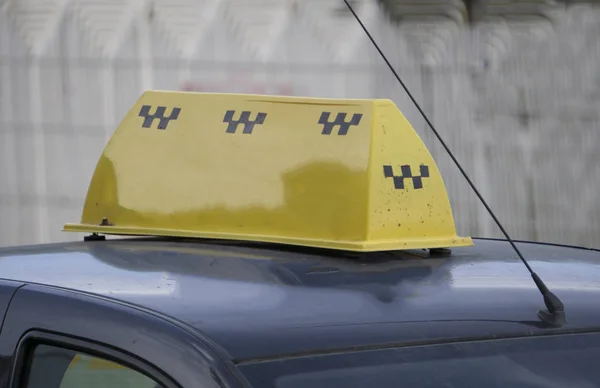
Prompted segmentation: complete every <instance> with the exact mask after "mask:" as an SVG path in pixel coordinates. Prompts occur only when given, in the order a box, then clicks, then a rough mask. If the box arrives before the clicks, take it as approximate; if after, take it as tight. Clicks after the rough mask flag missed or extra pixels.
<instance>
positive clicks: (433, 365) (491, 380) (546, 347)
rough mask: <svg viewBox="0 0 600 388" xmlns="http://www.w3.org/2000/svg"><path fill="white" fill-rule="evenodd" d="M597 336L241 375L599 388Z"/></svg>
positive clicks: (267, 387)
mask: <svg viewBox="0 0 600 388" xmlns="http://www.w3.org/2000/svg"><path fill="white" fill-rule="evenodd" d="M598 354H600V334H597V333H594V334H568V335H567V334H565V335H556V336H539V337H528V338H515V339H495V340H487V341H472V342H457V343H447V344H434V345H422V346H414V347H406V348H396V349H385V350H368V351H366V350H365V351H361V352H348V353H339V354H334V355H323V356H313V357H306V356H305V357H299V358H292V359H287V360H285V361H284V360H278V361H272V362H268V363H264V362H263V363H257V364H247V365H245V366H241V370H242V372H243V373H244V374H246V376H247V377H248V379H249V380H250V382H251V383H252V384H253V385H254V386H260V387H264V388H328V387H344V388H359V387H361V388H362V387H365V388H372V387H377V388H403V387H407V388H434V387H452V388H481V387H486V388H500V387H502V388H504V387H510V388H559V387H569V388H591V387H600V369H599V368H598V367H597V366H596V364H595V363H594V361H593V360H595V359H597V358H598Z"/></svg>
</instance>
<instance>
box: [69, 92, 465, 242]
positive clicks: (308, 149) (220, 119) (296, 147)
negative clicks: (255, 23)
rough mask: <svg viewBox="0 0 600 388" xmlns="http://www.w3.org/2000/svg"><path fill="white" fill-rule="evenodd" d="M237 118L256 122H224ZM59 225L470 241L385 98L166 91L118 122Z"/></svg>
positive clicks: (265, 236) (302, 238)
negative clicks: (81, 196)
mask: <svg viewBox="0 0 600 388" xmlns="http://www.w3.org/2000/svg"><path fill="white" fill-rule="evenodd" d="M159 106H160V107H163V108H162V109H159V110H158V111H157V107H159ZM228 111H229V112H228ZM231 111H233V112H231ZM242 111H246V112H247V113H244V114H242ZM327 112H329V113H330V115H329V117H327ZM338 114H340V116H338ZM344 115H345V117H344ZM361 115H362V116H361ZM153 117H154V118H155V119H154V120H153V121H152V118H153ZM161 117H164V118H171V120H170V121H169V120H159V119H160V118H161ZM241 118H245V119H246V120H245V122H246V123H249V122H251V121H254V122H255V124H254V125H250V124H248V125H244V123H243V122H244V120H242V123H240V124H239V125H238V126H237V128H234V127H235V125H233V124H231V125H230V123H231V122H233V121H236V120H238V121H239V120H240V119H241ZM342 119H344V120H343V121H344V122H346V123H350V124H349V125H327V124H324V123H325V122H329V123H335V122H337V123H338V124H339V123H341V122H342ZM353 120H354V121H353ZM251 127H252V128H251ZM344 127H346V128H344ZM234 130H235V131H234ZM384 166H388V167H384ZM401 166H405V167H404V172H405V173H408V172H409V171H408V170H409V169H410V173H411V174H412V175H414V176H418V175H420V174H421V173H424V174H425V175H428V177H427V176H425V177H422V178H421V179H420V181H421V184H422V187H419V186H418V182H417V186H415V185H414V184H413V180H412V179H411V178H406V179H404V180H403V179H401V178H394V177H392V176H390V174H391V173H393V174H394V175H396V176H400V175H402V171H403V168H402V167H401ZM421 166H426V167H427V169H428V171H421ZM423 170H425V169H423ZM427 172H428V174H427ZM386 175H387V176H386ZM402 184H403V186H402ZM101 224H103V225H101ZM64 230H66V231H73V232H97V233H101V234H121V235H157V236H180V237H204V238H222V239H234V240H248V241H263V242H276V243H285V244H294V245H304V246H313V247H323V248H332V249H343V250H350V251H380V250H397V249H417V248H437V247H453V246H467V245H472V244H473V242H472V240H471V239H470V238H468V237H458V236H457V235H456V230H455V225H454V218H453V216H452V209H451V207H450V202H449V200H448V196H447V193H446V188H445V186H444V182H443V180H442V177H441V176H440V173H439V170H438V168H437V166H436V164H435V162H434V160H433V159H432V157H431V154H430V153H429V151H428V150H427V148H426V147H425V145H424V144H423V142H422V141H421V139H420V138H419V136H418V134H417V133H416V132H415V131H414V129H413V128H412V127H411V125H410V124H409V122H408V121H407V120H406V118H405V117H404V116H403V115H402V113H401V112H400V110H399V109H398V108H397V107H396V105H395V104H394V103H393V102H392V101H390V100H342V99H316V98H299V97H281V96H263V95H240V94H212V93H190V92H164V91H150V92H146V93H144V94H143V95H142V96H141V98H140V99H139V100H138V101H137V103H136V104H135V106H133V108H132V109H131V110H130V111H129V112H128V114H127V115H126V116H125V118H124V119H123V121H122V122H121V124H120V125H119V127H118V128H117V130H116V131H115V133H114V135H113V137H112V138H111V140H110V142H109V143H108V144H107V146H106V148H105V150H104V153H103V154H102V156H101V157H100V161H99V162H98V165H97V167H96V171H95V173H94V175H93V177H92V181H91V184H90V187H89V190H88V194H87V198H86V201H85V205H84V208H83V214H82V217H81V222H80V223H79V224H67V225H65V228H64Z"/></svg>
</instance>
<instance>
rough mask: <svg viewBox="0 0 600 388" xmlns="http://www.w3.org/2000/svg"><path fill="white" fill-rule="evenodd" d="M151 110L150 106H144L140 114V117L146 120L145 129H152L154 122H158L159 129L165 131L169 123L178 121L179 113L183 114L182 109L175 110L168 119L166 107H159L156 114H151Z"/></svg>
mask: <svg viewBox="0 0 600 388" xmlns="http://www.w3.org/2000/svg"><path fill="white" fill-rule="evenodd" d="M150 109H152V107H151V106H150V105H142V109H140V113H139V114H138V116H140V117H143V118H144V122H143V123H142V127H143V128H150V127H151V126H152V123H153V122H154V120H158V129H163V130H165V129H167V126H168V125H169V122H170V121H171V120H177V118H178V117H179V112H181V108H173V110H171V114H170V115H169V116H168V117H166V116H165V113H166V111H167V107H166V106H159V107H157V108H156V111H155V112H154V114H150Z"/></svg>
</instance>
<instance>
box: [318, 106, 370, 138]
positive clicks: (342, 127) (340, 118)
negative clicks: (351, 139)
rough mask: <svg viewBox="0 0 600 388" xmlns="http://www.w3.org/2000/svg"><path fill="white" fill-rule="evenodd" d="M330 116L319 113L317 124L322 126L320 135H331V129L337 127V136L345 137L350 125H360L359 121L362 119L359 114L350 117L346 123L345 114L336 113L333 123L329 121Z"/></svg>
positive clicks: (326, 113) (327, 113) (325, 113)
mask: <svg viewBox="0 0 600 388" xmlns="http://www.w3.org/2000/svg"><path fill="white" fill-rule="evenodd" d="M330 116H331V112H323V113H321V118H320V119H319V124H323V131H322V132H321V134H322V135H331V132H333V129H334V128H335V127H339V130H338V136H345V135H346V134H348V130H349V129H350V127H351V126H352V125H358V124H360V120H361V119H362V114H360V113H356V114H354V115H352V118H351V119H350V121H346V116H347V113H338V114H337V116H335V120H333V121H329V118H330Z"/></svg>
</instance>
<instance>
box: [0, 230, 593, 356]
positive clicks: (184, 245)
mask: <svg viewBox="0 0 600 388" xmlns="http://www.w3.org/2000/svg"><path fill="white" fill-rule="evenodd" d="M517 245H518V246H519V249H520V250H521V251H522V252H523V254H524V255H525V257H526V258H527V259H528V262H529V263H530V265H531V266H532V267H533V269H534V271H536V272H537V273H538V274H539V275H540V276H541V277H542V279H543V280H544V282H545V283H546V284H547V285H548V286H549V287H550V289H551V290H552V291H553V292H554V293H556V294H557V295H558V296H559V297H560V298H561V299H562V300H563V302H564V304H565V311H566V313H567V320H568V323H567V325H566V326H565V327H563V329H568V330H586V329H588V328H591V327H597V326H598V324H599V323H600V311H599V310H598V309H597V308H590V307H595V306H596V305H597V300H598V297H600V252H599V251H597V250H592V249H584V248H575V247H567V246H556V245H548V244H546V245H544V244H535V243H525V242H519V243H518V244H517ZM0 273H1V274H2V276H1V277H2V278H4V279H10V280H18V281H22V282H30V283H39V284H46V285H52V286H59V287H64V288H69V289H74V290H78V291H84V292H90V293H94V294H99V295H103V296H107V297H111V298H115V299H119V300H121V301H124V302H127V303H133V304H136V305H140V306H143V307H145V308H148V309H151V310H154V311H157V312H160V313H162V314H167V315H169V316H171V317H173V318H174V319H176V320H179V321H180V322H182V323H185V324H187V325H191V326H193V327H195V328H196V329H198V330H200V331H201V332H203V333H204V334H205V335H206V336H208V337H209V338H211V339H212V341H213V342H214V343H216V344H218V346H220V347H221V350H224V351H225V352H227V353H228V354H229V356H230V357H231V358H232V359H234V360H238V361H240V360H257V359H261V360H263V359H268V358H271V357H280V356H281V355H284V354H289V355H293V354H302V353H305V352H321V351H326V350H327V351H329V350H331V349H339V348H355V347H372V346H378V347H380V346H382V345H392V344H399V343H410V342H415V343H423V342H428V341H446V340H452V339H456V338H458V337H469V338H475V337H482V338H483V337H486V336H496V337H498V336H503V335H504V336H514V335H522V334H524V333H534V332H536V331H543V330H552V329H548V328H544V327H543V325H542V324H541V322H540V321H539V320H538V319H537V317H536V314H537V311H538V310H539V309H542V308H544V304H543V299H542V296H541V295H540V293H539V291H538V290H537V289H536V287H535V284H534V282H533V281H532V279H531V277H530V275H529V273H528V272H527V270H526V268H525V266H524V265H523V264H522V263H521V262H520V261H519V259H518V257H517V256H516V254H515V252H514V250H513V249H512V248H511V246H510V245H509V244H508V243H507V242H505V241H501V240H489V239H475V246H473V247H465V248H463V247H459V248H453V249H452V251H451V254H450V255H435V254H432V253H430V252H429V251H426V250H416V251H395V252H376V253H349V252H344V251H329V250H323V249H311V248H301V247H286V246H282V245H274V244H258V243H256V244H248V243H241V242H237V243H236V242H226V241H220V242H219V241H203V240H184V239H162V238H137V239H136V238H131V239H116V240H106V241H88V242H69V243H58V244H48V245H35V246H26V247H16V248H4V249H0Z"/></svg>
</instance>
